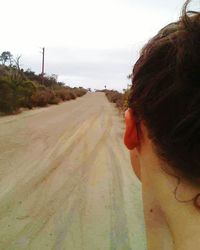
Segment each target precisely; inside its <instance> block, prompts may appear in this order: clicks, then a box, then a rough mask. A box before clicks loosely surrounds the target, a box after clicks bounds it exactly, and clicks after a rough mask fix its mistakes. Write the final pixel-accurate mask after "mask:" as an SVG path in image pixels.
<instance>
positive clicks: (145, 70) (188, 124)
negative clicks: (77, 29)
mask: <svg viewBox="0 0 200 250" xmlns="http://www.w3.org/2000/svg"><path fill="white" fill-rule="evenodd" d="M189 3H190V1H189V0H188V1H186V3H185V4H184V7H183V12H182V16H181V17H180V19H179V21H177V22H174V23H171V24H169V25H167V26H166V27H164V28H163V29H161V30H160V32H159V33H158V34H157V35H156V36H155V37H153V38H152V39H151V40H150V41H149V42H148V43H147V44H146V45H145V46H144V48H143V49H142V51H141V54H140V58H139V59H138V61H137V62H136V64H135V66H134V68H133V72H132V87H131V92H130V96H129V107H130V108H132V109H133V112H134V113H135V116H136V118H137V121H138V127H140V122H141V121H144V123H145V125H146V127H147V129H148V132H149V138H150V139H152V141H153V144H154V146H155V151H156V153H157V155H158V156H159V157H160V158H161V159H162V160H164V161H165V162H167V163H168V164H169V165H170V166H171V167H172V168H174V169H176V170H177V172H178V173H179V174H181V175H182V176H184V177H186V178H187V179H188V180H192V182H193V183H194V182H198V183H200V182H199V180H200V13H199V12H194V11H187V7H188V4H189ZM139 131H140V130H139Z"/></svg>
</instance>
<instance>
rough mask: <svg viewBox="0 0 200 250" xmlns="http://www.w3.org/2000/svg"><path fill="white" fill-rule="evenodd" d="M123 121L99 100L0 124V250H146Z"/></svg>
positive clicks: (93, 96) (93, 97)
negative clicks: (124, 137) (124, 143)
mask: <svg viewBox="0 0 200 250" xmlns="http://www.w3.org/2000/svg"><path fill="white" fill-rule="evenodd" d="M123 130H124V125H123V119H122V118H120V116H119V114H118V111H117V110H116V109H115V108H114V106H113V105H112V104H111V103H109V102H108V101H107V99H106V97H105V96H104V94H103V93H88V94H86V95H85V96H83V97H81V98H78V99H77V100H74V101H69V102H65V103H62V104H60V105H58V106H51V107H48V108H41V109H35V110H32V111H26V112H23V113H21V114H19V115H15V116H7V117H1V118H0V249H1V250H4V249H5V250H11V249H12V250H23V249H31V250H50V249H52V250H66V249H67V250H79V249H80V250H128V249H134V250H145V249H146V245H145V236H144V222H143V211H142V202H141V195H140V192H141V190H140V189H141V187H140V183H139V182H138V180H137V179H136V177H135V176H134V174H133V171H132V168H131V165H130V161H129V153H128V152H127V150H126V149H125V147H124V145H123Z"/></svg>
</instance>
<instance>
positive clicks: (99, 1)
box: [0, 0, 184, 90]
mask: <svg viewBox="0 0 200 250" xmlns="http://www.w3.org/2000/svg"><path fill="white" fill-rule="evenodd" d="M0 1H1V10H3V11H1V23H2V25H1V43H0V53H1V52H3V51H4V50H6V51H7V50H9V51H11V53H12V54H13V55H15V56H16V55H19V54H21V55H22V60H21V62H22V67H23V68H25V69H27V68H31V69H32V70H33V71H35V72H37V73H39V72H40V68H41V54H40V48H41V47H43V46H44V47H45V48H46V64H45V72H46V73H47V74H57V75H59V80H61V81H64V82H65V83H66V84H68V85H70V86H84V87H91V88H93V89H94V88H103V86H104V85H105V84H106V85H107V87H108V88H114V89H118V90H121V89H123V88H124V87H126V85H127V83H128V80H127V79H126V76H127V75H128V74H130V73H131V70H132V67H133V65H134V63H135V61H136V59H137V57H138V53H139V49H140V48H141V47H142V45H143V44H144V43H145V42H147V40H148V39H149V38H151V37H152V36H154V35H155V34H156V33H157V32H158V30H159V29H161V28H162V27H163V26H164V25H166V24H168V23H169V22H172V21H176V20H177V19H178V18H179V16H180V10H181V7H182V5H183V3H184V0H165V1H163V0H152V1H150V0H137V1H136V0H84V1H83V0H56V1H55V0H49V1H45V0H43V1H42V0H18V1H16V0H0Z"/></svg>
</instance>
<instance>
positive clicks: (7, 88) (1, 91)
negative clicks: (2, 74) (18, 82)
mask: <svg viewBox="0 0 200 250" xmlns="http://www.w3.org/2000/svg"><path fill="white" fill-rule="evenodd" d="M18 109H19V103H18V99H17V91H16V89H15V86H14V85H13V84H12V83H11V82H10V81H9V80H8V79H6V78H1V79H0V112H2V113H5V114H10V113H13V112H16V111H17V110H18Z"/></svg>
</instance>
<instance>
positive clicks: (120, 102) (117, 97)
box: [97, 86, 130, 113]
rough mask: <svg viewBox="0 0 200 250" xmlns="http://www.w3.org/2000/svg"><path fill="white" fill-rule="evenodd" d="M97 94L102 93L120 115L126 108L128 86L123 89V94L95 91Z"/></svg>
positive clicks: (112, 91)
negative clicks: (113, 104)
mask: <svg viewBox="0 0 200 250" xmlns="http://www.w3.org/2000/svg"><path fill="white" fill-rule="evenodd" d="M97 92H104V93H105V95H106V97H107V98H108V100H109V101H110V102H112V103H115V105H116V107H117V108H118V110H119V111H120V112H122V113H124V112H125V110H126V109H127V108H128V96H129V92H130V86H128V88H127V89H123V93H120V92H119V91H117V90H108V89H104V90H97Z"/></svg>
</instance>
